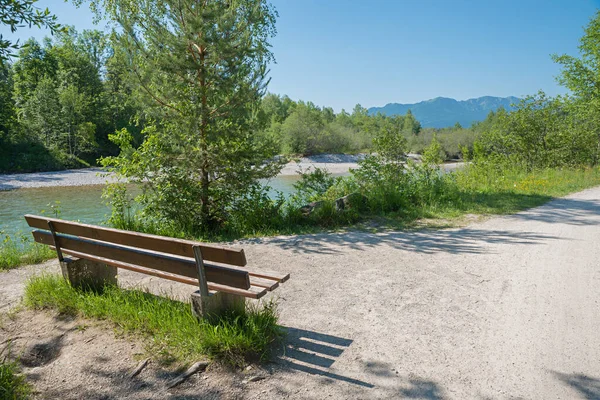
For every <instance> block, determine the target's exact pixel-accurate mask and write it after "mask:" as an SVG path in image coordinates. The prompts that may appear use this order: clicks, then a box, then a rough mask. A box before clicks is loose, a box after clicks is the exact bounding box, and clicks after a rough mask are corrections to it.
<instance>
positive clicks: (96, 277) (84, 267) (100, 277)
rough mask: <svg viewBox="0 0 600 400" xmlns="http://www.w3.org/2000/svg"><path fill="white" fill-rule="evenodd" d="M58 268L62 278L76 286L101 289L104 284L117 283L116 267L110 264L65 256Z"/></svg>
mask: <svg viewBox="0 0 600 400" xmlns="http://www.w3.org/2000/svg"><path fill="white" fill-rule="evenodd" d="M60 269H61V271H62V275H63V278H65V280H67V281H68V282H69V283H70V284H71V286H73V287H76V288H80V289H86V290H87V289H90V290H97V291H101V290H102V289H103V288H104V286H106V285H115V286H116V285H117V268H116V267H112V266H110V265H106V264H102V263H98V262H95V261H90V260H86V259H83V258H75V257H65V258H64V260H63V261H61V262H60Z"/></svg>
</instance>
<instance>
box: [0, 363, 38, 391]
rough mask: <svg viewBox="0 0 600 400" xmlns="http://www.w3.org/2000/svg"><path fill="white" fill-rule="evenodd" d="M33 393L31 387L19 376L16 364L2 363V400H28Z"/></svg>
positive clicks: (0, 373)
mask: <svg viewBox="0 0 600 400" xmlns="http://www.w3.org/2000/svg"><path fill="white" fill-rule="evenodd" d="M30 393H31V386H30V385H29V384H28V383H27V382H26V381H25V378H24V377H23V375H21V374H19V369H18V366H17V364H16V363H14V362H8V361H2V362H0V400H20V399H26V398H28V397H29V394H30Z"/></svg>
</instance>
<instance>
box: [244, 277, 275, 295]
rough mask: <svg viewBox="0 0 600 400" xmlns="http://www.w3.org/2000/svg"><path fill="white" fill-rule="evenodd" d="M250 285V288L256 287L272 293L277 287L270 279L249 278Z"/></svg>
mask: <svg viewBox="0 0 600 400" xmlns="http://www.w3.org/2000/svg"><path fill="white" fill-rule="evenodd" d="M250 284H251V285H252V286H258V287H262V288H265V289H267V290H268V291H272V290H274V289H276V288H277V287H278V286H279V282H278V281H275V280H271V279H264V278H257V277H254V276H251V277H250Z"/></svg>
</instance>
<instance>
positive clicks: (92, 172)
mask: <svg viewBox="0 0 600 400" xmlns="http://www.w3.org/2000/svg"><path fill="white" fill-rule="evenodd" d="M360 158H361V156H360V155H351V154H320V155H316V156H312V157H303V158H300V159H299V160H298V161H292V162H289V163H287V164H286V165H285V167H283V169H282V170H281V173H280V174H279V176H294V175H298V174H299V171H306V170H308V169H311V168H315V167H318V168H325V169H326V170H328V171H329V172H330V173H332V174H346V173H348V172H349V171H350V169H351V168H356V167H357V166H358V161H359V160H360ZM114 180H115V178H114V176H111V175H110V174H106V172H104V171H103V170H102V168H84V169H71V170H66V171H51V172H33V173H27V174H6V175H0V190H13V189H26V188H42V187H58V186H87V185H104V184H105V183H107V182H113V181H114Z"/></svg>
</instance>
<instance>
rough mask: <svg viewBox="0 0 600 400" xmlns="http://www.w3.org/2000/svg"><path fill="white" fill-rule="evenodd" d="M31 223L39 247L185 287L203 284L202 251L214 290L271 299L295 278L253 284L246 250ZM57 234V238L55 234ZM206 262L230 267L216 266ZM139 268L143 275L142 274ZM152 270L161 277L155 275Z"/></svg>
mask: <svg viewBox="0 0 600 400" xmlns="http://www.w3.org/2000/svg"><path fill="white" fill-rule="evenodd" d="M25 219H26V220H27V223H28V224H29V226H31V227H32V228H36V230H34V231H33V232H32V233H33V237H34V240H35V241H36V242H37V243H41V244H45V245H49V246H54V245H55V243H56V244H57V245H58V247H59V248H60V250H61V252H64V253H65V254H69V255H72V256H75V257H79V258H87V259H90V260H93V261H97V262H102V263H105V264H109V265H113V266H116V267H119V268H125V269H131V270H134V271H138V272H143V273H146V274H149V275H155V276H160V277H163V278H166V279H171V280H175V281H179V282H183V283H190V284H197V282H198V279H199V272H198V264H197V262H196V259H195V258H194V246H196V247H199V248H200V249H201V253H202V258H203V261H204V264H203V265H204V274H205V278H206V281H208V288H209V289H211V290H221V291H227V292H230V293H235V294H239V295H242V296H246V297H253V298H259V297H261V296H262V295H263V294H265V288H266V290H272V289H273V288H274V287H276V286H277V283H278V282H282V281H283V280H285V279H287V278H289V275H287V276H285V277H276V278H273V277H271V276H269V277H267V276H264V277H262V276H260V275H257V276H254V277H253V282H251V281H250V275H249V273H248V271H247V270H246V269H244V268H240V267H242V266H245V265H246V256H245V255H244V251H243V250H242V249H231V248H226V247H221V246H212V245H206V244H203V243H199V242H194V241H190V240H182V239H174V238H167V237H162V236H157V235H148V234H142V233H138V232H129V231H124V230H119V229H112V228H106V227H101V226H95V225H88V224H81V223H77V222H71V221H64V220H60V219H55V218H47V217H41V216H35V215H26V216H25ZM51 229H52V230H53V231H54V232H51V231H50V230H51ZM55 240H56V242H55ZM206 261H212V262H216V263H220V264H228V265H226V266H223V265H214V264H210V263H206ZM138 266H141V267H142V269H139V268H137V267H138ZM146 269H149V270H146ZM152 270H155V271H160V272H159V273H155V272H153V271H152ZM163 273H166V274H169V275H166V274H163ZM171 274H172V276H171ZM280 278H283V279H280ZM268 279H271V280H270V281H268Z"/></svg>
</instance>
